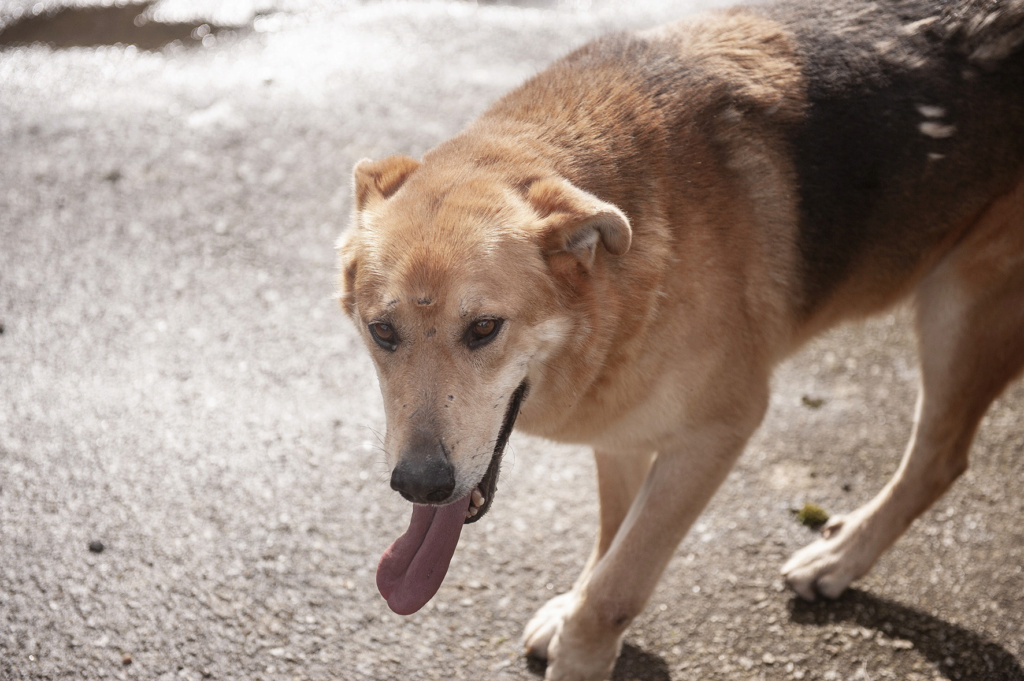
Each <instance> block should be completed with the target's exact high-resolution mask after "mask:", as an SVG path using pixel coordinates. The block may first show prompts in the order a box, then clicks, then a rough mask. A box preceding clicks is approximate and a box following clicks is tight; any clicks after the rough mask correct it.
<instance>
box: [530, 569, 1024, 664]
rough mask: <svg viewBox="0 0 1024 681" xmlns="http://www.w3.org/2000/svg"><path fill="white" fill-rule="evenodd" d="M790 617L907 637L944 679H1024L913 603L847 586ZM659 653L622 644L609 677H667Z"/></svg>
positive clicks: (796, 606)
mask: <svg viewBox="0 0 1024 681" xmlns="http://www.w3.org/2000/svg"><path fill="white" fill-rule="evenodd" d="M789 614H790V619H791V621H792V622H794V623H796V624H804V625H811V626H819V627H823V626H826V625H829V624H835V623H836V622H847V623H852V624H856V625H858V626H860V627H862V628H865V629H869V630H871V631H877V632H881V633H882V634H883V635H884V636H885V637H887V638H889V639H893V640H896V639H898V640H902V641H909V642H910V643H912V644H913V646H914V649H916V650H917V651H918V652H919V653H920V654H921V655H923V656H924V657H925V658H927V659H928V660H930V661H931V662H932V663H934V664H935V665H936V667H937V669H938V671H939V672H941V673H942V674H943V676H946V677H947V678H960V679H979V680H981V679H986V680H987V679H999V681H1024V668H1022V667H1021V664H1020V662H1018V660H1017V658H1015V657H1014V656H1013V654H1012V653H1010V652H1009V651H1007V650H1006V649H1005V648H1003V647H1002V646H1000V645H999V644H998V643H995V642H993V641H991V640H989V639H987V638H985V637H983V636H981V635H979V634H976V633H974V632H973V631H970V630H969V629H964V628H963V627H960V626H957V625H955V624H950V623H949V622H946V621H945V620H941V619H939V618H938V617H935V616H933V615H929V614H928V613H925V612H922V611H920V610H917V609H915V608H911V607H908V606H906V605H902V604H900V603H896V602H895V601H890V600H886V599H884V598H879V597H877V596H873V595H871V594H869V593H866V592H864V591H859V590H857V589H850V590H849V591H847V592H846V593H845V594H843V596H842V598H840V599H839V600H836V601H819V602H816V603H807V602H806V601H803V600H801V599H799V598H796V597H794V598H793V599H792V600H791V601H790V602H789ZM546 667H547V664H546V663H545V662H544V661H542V660H536V659H532V658H530V659H528V660H527V668H528V669H529V670H530V671H531V672H533V673H534V674H537V675H538V676H543V675H544V670H545V668H546ZM671 678H672V676H671V674H670V673H669V669H668V664H667V663H666V662H665V660H663V659H662V658H660V657H658V656H657V655H654V654H652V653H648V652H645V651H644V650H641V649H640V648H637V647H636V646H633V645H630V644H629V643H626V644H625V645H624V646H623V647H622V654H621V655H620V656H619V659H618V661H617V662H616V663H615V671H614V672H613V673H612V681H626V680H627V679H628V680H629V681H634V680H635V681H671Z"/></svg>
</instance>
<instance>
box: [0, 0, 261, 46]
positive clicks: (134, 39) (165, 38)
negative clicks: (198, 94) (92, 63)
mask: <svg viewBox="0 0 1024 681" xmlns="http://www.w3.org/2000/svg"><path fill="white" fill-rule="evenodd" d="M152 5H153V3H151V2H146V3H135V4H126V5H113V6H109V7H97V6H91V7H61V8H59V9H56V10H52V11H45V10H44V11H40V12H38V13H35V12H28V13H26V14H24V15H22V16H21V17H17V18H15V19H14V20H13V21H11V22H10V23H8V24H7V25H6V26H3V27H0V48H3V47H10V46H19V45H31V44H33V43H41V44H45V45H49V46H51V47H54V48H57V49H62V48H68V47H99V46H102V45H134V46H135V47H137V48H139V49H140V50H159V49H162V48H164V47H166V46H168V45H171V44H172V43H178V44H181V45H183V46H186V47H199V46H209V45H210V44H211V43H212V42H215V41H216V40H217V37H218V36H220V35H222V34H224V33H239V32H248V31H250V30H252V26H251V24H250V25H248V26H219V25H217V24H214V23H211V22H207V21H202V20H196V21H188V22H165V21H160V20H158V19H157V18H155V17H154V16H153V13H152V12H151V7H152Z"/></svg>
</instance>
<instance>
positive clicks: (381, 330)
mask: <svg viewBox="0 0 1024 681" xmlns="http://www.w3.org/2000/svg"><path fill="white" fill-rule="evenodd" d="M370 335H371V336H373V340H374V341H375V342H376V343H377V345H379V346H381V347H382V348H384V349H385V350H394V349H395V348H397V347H398V334H397V333H395V327H393V326H391V325H390V324H385V323H384V322H374V323H373V324H370Z"/></svg>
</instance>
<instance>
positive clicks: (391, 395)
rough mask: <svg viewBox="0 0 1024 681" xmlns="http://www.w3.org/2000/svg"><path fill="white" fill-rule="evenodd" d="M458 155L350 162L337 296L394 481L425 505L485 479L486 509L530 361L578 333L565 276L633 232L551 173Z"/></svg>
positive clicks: (582, 270)
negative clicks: (461, 165) (373, 387)
mask: <svg viewBox="0 0 1024 681" xmlns="http://www.w3.org/2000/svg"><path fill="white" fill-rule="evenodd" d="M452 165H453V164H444V163H440V164H437V165H436V166H435V167H431V165H430V161H429V159H428V160H427V161H425V162H424V163H423V164H421V163H420V162H417V161H415V160H413V159H410V158H406V157H401V156H396V157H390V158H387V159H384V160H382V161H377V162H371V161H362V162H360V163H359V164H358V165H357V166H356V168H355V172H354V189H355V201H354V209H355V210H354V217H353V221H352V225H351V226H350V228H349V230H348V232H347V233H346V234H345V236H344V237H343V238H342V240H341V241H340V242H339V253H340V259H341V282H340V297H341V303H342V306H343V307H344V309H345V311H346V312H347V313H348V314H349V316H350V317H351V318H352V320H353V321H354V322H355V324H356V326H357V327H358V329H359V331H360V333H361V335H362V338H363V340H364V341H365V343H366V345H367V347H368V348H369V350H370V353H371V355H372V357H373V360H374V363H375V365H376V368H377V374H378V377H379V379H380V386H381V390H382V392H383V397H384V406H385V412H386V418H387V435H386V437H385V443H384V449H385V452H386V455H387V458H388V463H389V465H390V466H391V467H392V475H391V485H392V487H393V488H394V489H396V490H397V491H398V492H400V493H401V494H402V496H404V497H405V498H406V499H408V500H410V501H413V502H416V503H418V504H431V505H442V504H446V503H450V502H453V501H455V500H459V499H462V498H464V497H466V496H467V495H470V494H471V493H472V492H473V490H474V489H479V490H480V492H481V496H482V497H483V498H484V501H483V502H482V504H481V506H480V508H479V509H476V508H474V507H470V509H469V514H470V515H471V516H475V517H476V518H479V517H480V516H481V515H482V514H483V512H485V511H486V509H487V507H488V506H489V504H490V502H491V498H492V497H493V492H494V483H495V479H496V476H497V464H498V462H499V459H500V456H501V449H502V447H503V445H504V442H505V440H506V439H507V438H508V435H509V431H511V428H512V425H513V422H514V420H515V417H516V414H517V412H518V409H519V403H520V401H521V400H522V399H523V397H524V396H525V393H526V391H527V386H528V385H529V383H530V381H531V379H532V378H534V376H535V375H537V373H538V372H537V371H536V369H537V368H538V367H540V366H542V365H543V363H544V362H546V361H548V360H549V359H550V358H551V357H552V356H553V355H554V354H556V353H557V352H559V351H560V350H561V349H563V348H564V346H565V344H566V342H567V340H568V337H569V336H570V335H571V334H573V333H577V332H579V331H580V330H579V329H574V328H573V325H574V322H573V318H572V315H571V314H569V313H568V308H569V307H570V306H571V304H572V302H571V300H570V298H571V296H572V291H573V288H574V287H577V286H579V285H580V282H581V279H583V278H585V277H586V276H587V275H588V272H589V270H590V268H591V267H593V265H594V260H595V257H596V254H597V252H598V250H599V248H604V249H606V250H607V251H609V252H610V253H612V254H621V253H624V252H625V251H626V250H627V249H628V248H629V243H630V238H631V231H630V226H629V222H628V221H627V219H626V217H625V216H624V215H623V214H622V212H621V211H619V210H618V209H617V208H615V207H614V206H612V205H610V204H608V203H605V202H603V201H600V200H598V199H597V198H596V197H594V196H593V195H591V194H589V193H587V192H584V191H582V190H581V189H579V188H577V187H575V186H574V185H572V184H571V183H569V182H568V181H566V180H565V179H563V178H561V177H558V176H557V175H554V174H546V175H539V176H538V175H530V174H527V175H526V176H525V177H524V176H523V174H522V173H520V174H518V175H517V174H515V173H512V172H510V171H508V170H507V169H505V170H504V171H503V172H500V173H499V172H497V171H494V170H487V169H481V168H473V169H470V170H466V169H461V170H460V169H458V168H456V169H453V168H452ZM474 496H475V495H474ZM470 519H474V518H472V517H471V518H470Z"/></svg>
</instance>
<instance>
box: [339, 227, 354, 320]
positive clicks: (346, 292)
mask: <svg viewBox="0 0 1024 681" xmlns="http://www.w3.org/2000/svg"><path fill="white" fill-rule="evenodd" d="M355 241H356V238H355V229H354V228H353V227H350V228H349V229H348V231H347V232H345V233H344V234H342V235H341V238H339V239H338V242H337V243H336V244H335V248H336V249H337V250H338V302H339V303H341V309H343V310H344V311H345V312H346V313H347V314H348V316H349V317H351V318H352V319H353V320H355V319H356V290H355V287H356V270H357V268H358V267H359V262H358V256H357V253H356V251H357V246H356V244H355Z"/></svg>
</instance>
